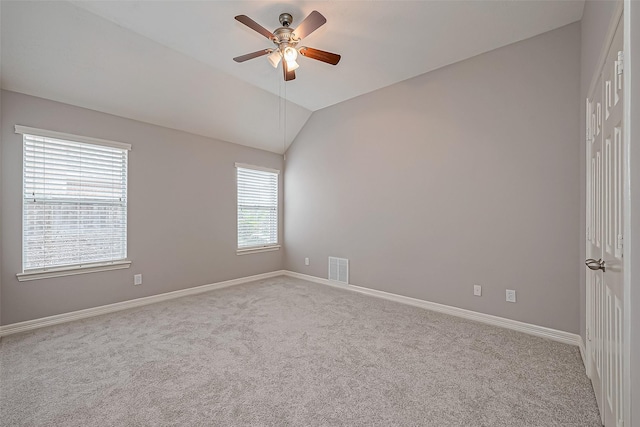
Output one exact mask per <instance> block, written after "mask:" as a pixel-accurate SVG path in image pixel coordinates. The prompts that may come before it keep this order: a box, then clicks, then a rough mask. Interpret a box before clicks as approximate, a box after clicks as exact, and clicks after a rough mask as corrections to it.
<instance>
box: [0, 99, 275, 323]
mask: <svg viewBox="0 0 640 427" xmlns="http://www.w3.org/2000/svg"><path fill="white" fill-rule="evenodd" d="M16 124H20V125H24V126H31V127H36V128H43V129H48V130H55V131H61V132H67V133H72V134H78V135H85V136H92V137H97V138H104V139H111V140H115V141H122V142H127V143H131V144H132V146H133V148H132V151H131V152H130V156H129V209H128V223H129V228H128V234H129V240H128V252H129V259H131V260H132V261H133V263H132V266H131V268H130V269H126V270H117V271H108V272H101V273H92V274H82V275H78V276H67V277H61V278H55V279H45V280H34V281H30V282H18V281H17V280H16V276H15V274H16V273H18V272H20V271H21V265H22V264H21V238H22V237H21V218H22V216H21V215H22V213H21V209H22V199H21V191H22V175H21V174H22V138H21V135H17V134H15V133H13V127H14V125H16ZM235 162H242V163H249V164H256V165H262V166H266V167H271V168H277V169H281V168H282V156H281V155H277V154H273V153H268V152H265V151H261V150H256V149H252V148H248V147H243V146H240V145H234V144H230V143H226V142H221V141H216V140H212V139H209V138H204V137H200V136H196V135H192V134H188V133H185V132H180V131H176V130H171V129H167V128H162V127H159V126H154V125H150V124H145V123H141V122H136V121H133V120H129V119H124V118H121V117H116V116H111V115H108V114H104V113H99V112H96V111H91V110H87V109H83V108H78V107H73V106H70V105H66V104H61V103H57V102H53V101H48V100H44V99H40V98H34V97H31V96H27V95H22V94H18V93H14V92H6V91H5V92H3V93H2V175H1V179H2V186H3V191H2V209H1V218H2V229H1V232H2V324H9V323H14V322H18V321H23V320H29V319H34V318H39V317H43V316H49V315H54V314H58V313H65V312H69V311H73V310H79V309H84V308H89V307H94V306H99V305H103V304H109V303H114V302H118V301H124V300H129V299H133V298H138V297H144V296H148V295H154V294H159V293H163V292H168V291H174V290H178V289H183V288H189V287H193V286H198V285H204V284H208V283H214V282H218V281H223V280H228V279H233V278H238V277H244V276H249V275H253V274H259V273H264V272H269V271H274V270H278V269H280V268H281V266H282V253H281V252H280V251H275V252H266V253H259V254H252V255H243V256H237V255H236V227H235V224H236V187H235V166H234V163H235ZM281 187H282V183H281ZM281 194H282V192H281ZM281 197H282V196H281ZM280 206H281V207H282V199H281V203H280ZM280 229H281V230H282V227H280ZM280 235H281V236H282V231H281V234H280ZM281 239H282V237H281ZM134 273H142V274H143V280H144V283H143V284H142V285H141V286H135V287H134V286H133V274H134Z"/></svg>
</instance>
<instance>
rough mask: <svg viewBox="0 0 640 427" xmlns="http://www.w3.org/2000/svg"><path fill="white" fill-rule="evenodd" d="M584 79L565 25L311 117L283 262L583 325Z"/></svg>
mask: <svg viewBox="0 0 640 427" xmlns="http://www.w3.org/2000/svg"><path fill="white" fill-rule="evenodd" d="M579 75H580V25H579V24H572V25H569V26H566V27H563V28H560V29H558V30H555V31H551V32H548V33H545V34H542V35H540V36H536V37H534V38H531V39H528V40H525V41H522V42H519V43H516V44H513V45H510V46H507V47H504V48H501V49H497V50H495V51H492V52H489V53H486V54H483V55H480V56H477V57H474V58H471V59H469V60H466V61H463V62H459V63H457V64H453V65H451V66H448V67H445V68H442V69H439V70H436V71H434V72H431V73H427V74H424V75H421V76H418V77H416V78H413V79H410V80H406V81H404V82H401V83H399V84H396V85H393V86H390V87H387V88H384V89H381V90H378V91H376V92H373V93H370V94H367V95H363V96H361V97H358V98H355V99H352V100H350V101H346V102H344V103H341V104H338V105H335V106H332V107H329V108H326V109H324V110H320V111H317V112H315V113H314V114H313V115H312V117H311V119H310V120H309V121H308V122H307V125H306V126H305V128H304V129H303V130H302V132H301V133H300V134H299V135H298V137H297V139H296V141H295V142H294V144H293V145H292V147H291V148H290V149H289V151H288V152H287V160H286V174H285V191H286V197H287V203H286V206H285V227H286V236H285V238H286V240H285V245H286V248H287V250H286V253H285V267H286V268H288V269H290V270H293V271H297V272H301V273H306V274H311V275H314V276H319V277H326V276H327V256H330V255H331V256H341V257H345V258H349V259H350V282H351V283H352V284H355V285H359V286H365V287H369V288H374V289H380V290H384V291H388V292H393V293H397V294H401V295H407V296H410V297H415V298H421V299H425V300H429V301H434V302H439V303H444V304H449V305H453V306H457V307H463V308H467V309H471V310H475V311H479V312H484V313H489V314H493V315H498V316H503V317H507V318H511V319H516V320H520V321H524V322H530V323H534V324H538V325H542V326H547V327H551V328H556V329H560V330H564V331H568V332H573V333H577V332H578V331H579V317H578V315H579V314H578V313H579V298H578V296H579V292H580V291H579V287H580V284H579V274H578V269H577V268H576V260H577V259H578V256H579V251H578V246H577V242H578V234H579V232H580V228H579V218H580V212H581V205H580V198H579V192H580V181H579V179H580V175H579V170H580V162H581V160H580V157H579V144H578V141H579V132H580V131H579V122H580V121H579V107H578V100H579V95H580V92H579V90H580V81H579ZM306 256H308V257H310V258H311V265H310V266H305V265H304V257H306ZM476 283H478V284H482V285H483V296H482V297H481V298H478V297H474V296H473V293H472V285H473V284H476ZM507 288H508V289H515V290H516V291H517V292H518V302H517V303H516V304H512V303H507V302H505V289H507Z"/></svg>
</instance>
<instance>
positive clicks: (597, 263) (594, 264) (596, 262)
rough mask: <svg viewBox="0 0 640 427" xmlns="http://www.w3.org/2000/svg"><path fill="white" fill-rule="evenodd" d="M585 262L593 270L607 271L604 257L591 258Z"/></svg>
mask: <svg viewBox="0 0 640 427" xmlns="http://www.w3.org/2000/svg"><path fill="white" fill-rule="evenodd" d="M584 263H585V265H586V266H587V267H589V268H590V269H591V270H602V271H605V266H604V261H603V260H602V258H600V259H593V258H589V259H588V260H586V261H585V262H584Z"/></svg>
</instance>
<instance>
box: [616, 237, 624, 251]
mask: <svg viewBox="0 0 640 427" xmlns="http://www.w3.org/2000/svg"><path fill="white" fill-rule="evenodd" d="M622 239H623V237H622V234H618V244H617V246H618V249H622Z"/></svg>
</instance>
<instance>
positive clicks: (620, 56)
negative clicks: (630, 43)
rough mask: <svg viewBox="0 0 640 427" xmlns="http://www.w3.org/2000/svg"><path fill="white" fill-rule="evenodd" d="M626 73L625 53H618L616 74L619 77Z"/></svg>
mask: <svg viewBox="0 0 640 427" xmlns="http://www.w3.org/2000/svg"><path fill="white" fill-rule="evenodd" d="M622 71H624V52H623V51H621V50H620V51H618V60H617V61H616V72H617V73H618V75H620V74H622Z"/></svg>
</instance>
